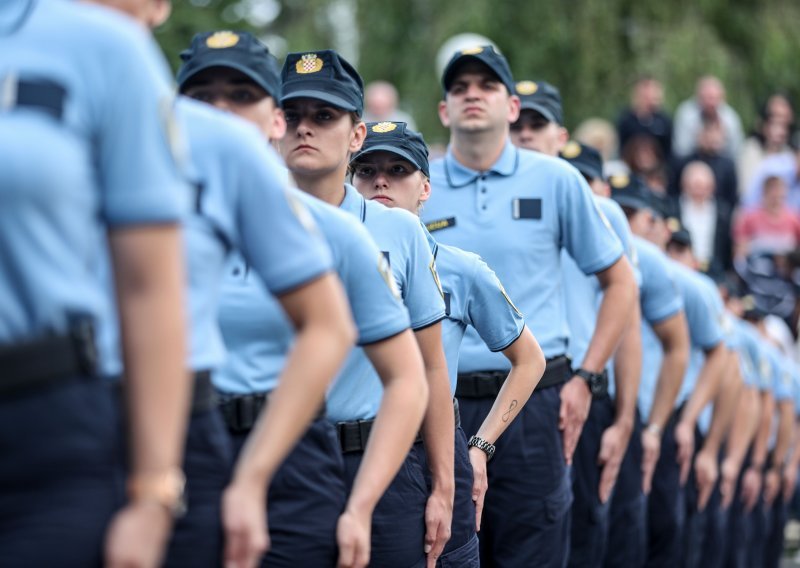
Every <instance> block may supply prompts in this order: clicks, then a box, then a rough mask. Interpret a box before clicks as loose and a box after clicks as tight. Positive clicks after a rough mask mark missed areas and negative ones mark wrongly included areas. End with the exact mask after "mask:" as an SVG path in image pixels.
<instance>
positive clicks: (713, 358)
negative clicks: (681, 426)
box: [681, 343, 727, 426]
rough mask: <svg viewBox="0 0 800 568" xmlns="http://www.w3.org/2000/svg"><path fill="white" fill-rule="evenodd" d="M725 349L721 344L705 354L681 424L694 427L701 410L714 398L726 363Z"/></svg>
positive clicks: (682, 415)
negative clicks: (684, 423)
mask: <svg viewBox="0 0 800 568" xmlns="http://www.w3.org/2000/svg"><path fill="white" fill-rule="evenodd" d="M726 355H727V353H726V348H725V346H724V345H722V344H721V343H720V344H719V345H717V346H716V347H715V348H714V349H712V350H710V351H709V352H708V353H707V354H706V360H705V362H704V363H703V367H702V369H701V370H700V375H699V376H698V377H697V385H696V386H695V389H694V392H692V394H691V396H690V397H689V400H688V401H687V403H686V407H685V408H684V410H683V413H682V414H681V422H686V423H687V424H689V425H691V426H694V425H695V424H696V423H697V418H698V416H700V412H702V410H703V408H705V406H706V405H707V404H708V403H709V402H711V400H712V399H713V398H714V397H715V396H716V393H717V389H718V388H719V385H720V382H721V379H722V371H723V370H724V369H725V364H726V362H727V357H726Z"/></svg>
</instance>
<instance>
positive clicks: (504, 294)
mask: <svg viewBox="0 0 800 568" xmlns="http://www.w3.org/2000/svg"><path fill="white" fill-rule="evenodd" d="M495 278H497V277H496V276H495ZM497 287H498V288H500V293H501V294H502V295H503V297H504V298H505V299H506V302H508V305H509V306H511V307H512V308H513V309H514V311H515V312H517V315H518V316H519V317H522V312H521V311H519V308H517V306H515V305H514V302H512V301H511V298H510V297H509V295H508V293H507V292H506V289H505V288H504V287H503V283H502V282H500V279H499V278H498V279H497Z"/></svg>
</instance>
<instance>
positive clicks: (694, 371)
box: [671, 261, 724, 407]
mask: <svg viewBox="0 0 800 568" xmlns="http://www.w3.org/2000/svg"><path fill="white" fill-rule="evenodd" d="M671 263H672V268H673V270H672V273H673V275H674V277H675V282H676V283H677V285H678V289H679V290H680V291H681V294H682V295H683V306H684V312H685V313H686V323H687V325H688V326H689V339H690V341H691V345H690V349H689V364H688V366H687V368H686V374H685V375H684V378H683V384H682V385H681V390H680V392H679V394H678V399H677V400H676V402H675V406H676V407H677V406H680V405H682V404H683V403H684V402H686V400H687V399H688V398H689V396H690V395H691V394H692V392H693V391H694V388H695V386H696V384H697V378H698V376H699V374H700V370H701V369H702V368H703V363H704V362H705V357H706V356H705V351H707V350H710V349H713V348H714V347H716V346H717V345H719V343H720V342H721V341H723V340H724V333H723V329H722V321H723V314H724V308H723V306H722V300H721V299H720V300H719V302H717V301H716V300H715V296H714V295H712V294H711V293H710V289H709V283H708V282H706V281H704V279H708V277H707V276H704V275H702V274H700V273H698V272H696V271H694V270H691V269H690V268H687V267H685V266H683V265H682V264H679V263H677V262H674V261H671ZM711 286H713V283H711ZM714 291H715V292H716V290H714ZM716 298H719V293H718V292H716Z"/></svg>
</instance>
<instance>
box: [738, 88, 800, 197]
mask: <svg viewBox="0 0 800 568" xmlns="http://www.w3.org/2000/svg"><path fill="white" fill-rule="evenodd" d="M793 128H794V109H793V108H792V104H791V102H790V101H789V99H788V98H787V97H786V96H785V95H782V94H780V93H776V94H774V95H772V96H771V97H769V98H768V99H767V101H766V102H765V103H764V104H763V105H762V107H761V110H760V111H759V117H758V120H757V121H756V127H755V130H754V132H753V135H752V136H750V137H749V138H747V140H745V141H744V145H743V146H742V151H741V153H740V154H739V160H738V163H737V165H738V171H737V174H738V178H739V198H740V200H746V197H747V191H748V189H749V188H750V187H751V186H750V181H751V180H752V178H753V175H754V174H755V172H756V171H757V170H758V167H759V165H760V164H761V162H762V161H763V160H764V159H765V158H767V157H769V156H783V157H789V158H791V157H792V154H793V151H792V149H791V147H790V146H789V137H790V135H791V132H792V130H793Z"/></svg>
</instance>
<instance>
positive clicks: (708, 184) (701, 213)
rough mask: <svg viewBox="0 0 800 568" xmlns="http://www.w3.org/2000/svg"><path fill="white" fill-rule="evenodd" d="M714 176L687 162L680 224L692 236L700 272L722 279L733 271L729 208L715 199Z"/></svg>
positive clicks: (703, 167)
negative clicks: (725, 274)
mask: <svg viewBox="0 0 800 568" xmlns="http://www.w3.org/2000/svg"><path fill="white" fill-rule="evenodd" d="M715 183H716V182H715V180H714V172H713V171H712V170H711V168H710V167H709V166H708V164H706V163H704V162H700V161H694V162H690V163H688V164H687V165H686V167H685V168H684V169H683V173H682V175H681V183H680V188H681V192H680V197H679V198H678V204H679V207H680V217H681V223H682V224H683V226H684V227H686V228H687V229H688V230H689V233H691V235H692V252H693V253H694V256H695V258H697V261H698V263H699V264H700V269H701V270H702V271H703V272H707V273H709V274H712V275H715V276H721V275H722V274H724V273H725V271H726V270H729V269H731V268H732V267H733V262H732V256H733V255H732V249H733V247H732V242H731V218H732V208H731V207H730V206H729V205H728V204H727V203H726V202H725V201H722V200H719V199H717V198H716V197H715V194H716V191H715V189H716V188H715Z"/></svg>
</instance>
